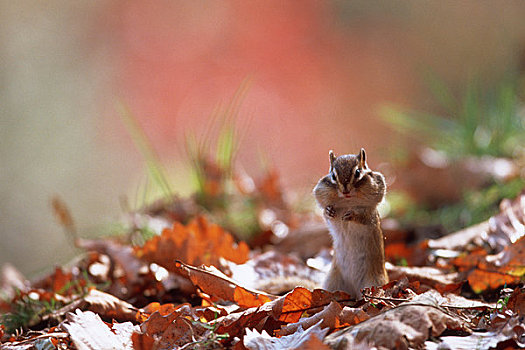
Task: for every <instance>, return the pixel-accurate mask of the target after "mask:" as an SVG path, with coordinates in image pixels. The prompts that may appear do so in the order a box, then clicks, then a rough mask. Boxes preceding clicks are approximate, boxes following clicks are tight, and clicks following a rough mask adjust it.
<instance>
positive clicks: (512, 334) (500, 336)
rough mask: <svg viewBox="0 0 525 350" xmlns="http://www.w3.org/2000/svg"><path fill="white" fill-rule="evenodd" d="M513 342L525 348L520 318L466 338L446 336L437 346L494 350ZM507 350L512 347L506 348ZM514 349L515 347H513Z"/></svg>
mask: <svg viewBox="0 0 525 350" xmlns="http://www.w3.org/2000/svg"><path fill="white" fill-rule="evenodd" d="M508 340H513V341H514V342H515V344H516V345H517V346H518V347H520V348H524V347H525V326H524V325H523V322H522V321H520V317H519V316H513V317H511V318H510V319H508V320H506V322H505V323H504V324H503V326H502V327H500V328H498V329H496V330H489V331H487V332H474V333H472V334H470V335H468V336H465V337H459V336H445V337H441V342H440V343H439V344H438V345H437V346H436V348H438V347H439V348H440V349H493V348H497V347H498V345H499V344H501V343H504V342H506V341H508ZM505 348H506V349H508V348H510V347H505ZM512 348H514V347H512Z"/></svg>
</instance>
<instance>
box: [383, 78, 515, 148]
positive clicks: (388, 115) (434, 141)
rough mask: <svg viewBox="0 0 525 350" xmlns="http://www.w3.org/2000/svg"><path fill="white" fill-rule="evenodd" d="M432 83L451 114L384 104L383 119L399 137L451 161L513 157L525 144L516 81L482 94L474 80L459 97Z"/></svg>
mask: <svg viewBox="0 0 525 350" xmlns="http://www.w3.org/2000/svg"><path fill="white" fill-rule="evenodd" d="M428 82H429V84H428V85H429V86H430V88H431V90H432V93H433V96H434V98H435V99H436V100H437V101H438V102H439V104H440V106H441V107H442V108H443V110H444V111H445V112H446V116H441V115H436V114H432V113H426V112H419V111H411V110H404V109H402V108H400V107H397V106H385V107H383V108H382V110H381V111H380V115H381V117H382V118H383V120H384V121H385V122H386V123H387V124H389V125H390V126H391V127H392V128H394V129H395V130H396V131H398V132H399V133H401V134H403V135H406V136H408V137H415V138H416V139H417V140H418V141H421V142H423V143H424V144H426V145H427V146H429V147H432V148H434V149H437V150H441V151H444V152H445V153H446V154H447V155H448V156H449V157H451V158H463V157H466V156H483V155H490V156H494V157H513V156H514V155H515V150H516V149H517V148H518V147H521V146H523V142H524V140H525V122H524V120H523V115H521V114H520V108H521V107H522V106H521V104H520V103H519V102H520V101H519V94H518V86H519V85H518V83H517V82H515V81H514V80H507V81H504V82H502V83H501V84H500V85H499V86H497V87H496V88H494V89H490V90H489V91H486V92H482V91H481V89H480V87H479V86H478V85H477V83H476V82H473V81H471V82H470V83H468V85H467V87H466V89H465V92H464V94H463V96H462V97H461V98H460V99H457V98H455V97H454V96H453V94H452V93H451V92H450V90H449V89H448V88H447V87H446V86H445V85H444V84H443V82H442V81H440V80H439V79H436V78H435V77H431V78H429V79H428Z"/></svg>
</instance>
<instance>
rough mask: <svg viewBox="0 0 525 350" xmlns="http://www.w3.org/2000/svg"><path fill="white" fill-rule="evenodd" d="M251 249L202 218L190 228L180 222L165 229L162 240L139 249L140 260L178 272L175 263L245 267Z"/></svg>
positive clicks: (153, 240) (190, 225) (189, 225)
mask: <svg viewBox="0 0 525 350" xmlns="http://www.w3.org/2000/svg"><path fill="white" fill-rule="evenodd" d="M249 250H250V249H249V248H248V245H247V244H246V243H244V242H239V243H238V244H237V243H235V241H234V239H233V236H232V235H231V234H229V233H228V232H226V231H225V230H223V229H222V228H221V227H220V226H218V225H215V224H211V223H209V222H208V221H207V220H206V219H205V218H204V217H198V218H196V219H195V220H193V221H191V222H190V223H189V224H188V225H187V226H184V225H182V224H180V223H178V222H175V223H174V224H173V227H172V228H169V229H164V230H163V231H162V234H161V235H160V236H155V237H153V238H152V239H150V240H149V241H148V242H146V244H144V246H143V247H137V248H135V254H136V256H138V257H140V258H141V259H143V260H145V261H147V262H154V263H156V264H159V265H161V266H163V267H165V268H166V269H168V270H169V271H174V272H176V271H178V269H177V267H176V266H175V260H181V261H184V262H185V263H187V264H191V265H201V264H205V265H215V266H221V264H220V258H224V259H226V260H230V261H233V262H235V263H237V264H242V263H244V262H246V260H248V254H249Z"/></svg>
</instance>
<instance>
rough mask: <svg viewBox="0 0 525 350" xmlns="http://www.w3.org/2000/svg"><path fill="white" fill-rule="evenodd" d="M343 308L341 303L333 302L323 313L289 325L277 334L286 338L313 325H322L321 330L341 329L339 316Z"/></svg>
mask: <svg viewBox="0 0 525 350" xmlns="http://www.w3.org/2000/svg"><path fill="white" fill-rule="evenodd" d="M342 311H343V308H342V307H341V305H339V303H337V302H335V301H332V302H331V303H330V304H329V305H328V306H326V307H325V308H324V309H323V310H322V311H320V312H318V313H316V314H314V315H313V316H310V317H306V318H301V320H300V321H299V322H296V323H289V324H287V325H285V326H283V327H282V328H281V330H279V331H278V332H277V334H278V335H279V336H285V335H289V334H293V333H295V332H297V331H298V330H299V329H309V328H310V327H312V326H313V325H320V327H321V328H328V329H335V328H339V327H340V326H341V324H340V323H339V315H340V314H341V312H342Z"/></svg>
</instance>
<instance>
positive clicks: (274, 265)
mask: <svg viewBox="0 0 525 350" xmlns="http://www.w3.org/2000/svg"><path fill="white" fill-rule="evenodd" d="M228 267H229V269H230V271H231V273H232V275H231V277H232V278H233V279H234V280H237V281H242V282H243V286H245V287H248V288H253V289H256V290H262V291H265V292H267V293H271V294H283V293H286V292H289V291H291V290H292V289H294V288H295V287H297V286H302V287H307V288H309V289H314V288H319V287H320V285H321V281H322V279H323V277H324V274H323V273H322V272H321V271H319V270H316V269H313V268H311V267H309V266H307V265H306V264H305V263H304V262H303V261H302V260H301V259H299V258H297V257H295V256H293V255H286V254H282V253H279V252H277V251H268V252H266V253H264V254H260V255H258V256H256V257H254V258H252V259H250V260H248V261H247V262H246V263H244V264H241V265H237V264H234V263H230V264H229V265H228Z"/></svg>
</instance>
